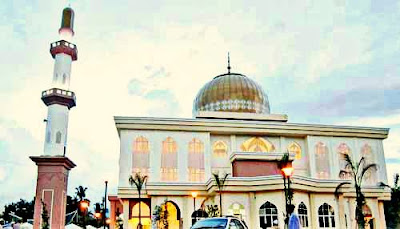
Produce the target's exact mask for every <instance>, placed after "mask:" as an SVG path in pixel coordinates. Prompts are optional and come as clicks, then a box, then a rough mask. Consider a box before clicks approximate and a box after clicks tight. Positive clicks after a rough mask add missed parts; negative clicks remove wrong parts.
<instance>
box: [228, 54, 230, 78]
mask: <svg viewBox="0 0 400 229" xmlns="http://www.w3.org/2000/svg"><path fill="white" fill-rule="evenodd" d="M228 73H231V58H230V57H229V52H228Z"/></svg>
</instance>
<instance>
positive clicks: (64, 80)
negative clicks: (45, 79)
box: [62, 73, 67, 84]
mask: <svg viewBox="0 0 400 229" xmlns="http://www.w3.org/2000/svg"><path fill="white" fill-rule="evenodd" d="M65 82H67V75H66V74H65V73H64V75H63V78H62V83H63V84H65Z"/></svg>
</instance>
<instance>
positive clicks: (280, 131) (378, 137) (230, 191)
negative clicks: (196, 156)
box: [111, 117, 390, 228]
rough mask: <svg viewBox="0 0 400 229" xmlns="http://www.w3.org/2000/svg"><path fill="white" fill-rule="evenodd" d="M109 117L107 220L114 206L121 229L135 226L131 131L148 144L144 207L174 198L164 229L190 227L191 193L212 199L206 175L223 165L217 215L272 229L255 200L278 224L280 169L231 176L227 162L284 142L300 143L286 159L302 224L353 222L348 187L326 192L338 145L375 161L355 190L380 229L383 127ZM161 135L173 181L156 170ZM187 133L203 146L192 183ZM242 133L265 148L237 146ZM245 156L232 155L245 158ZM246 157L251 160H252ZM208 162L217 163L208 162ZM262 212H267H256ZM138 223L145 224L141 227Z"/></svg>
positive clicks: (274, 149) (333, 179) (281, 149)
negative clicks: (112, 168) (113, 144)
mask: <svg viewBox="0 0 400 229" xmlns="http://www.w3.org/2000/svg"><path fill="white" fill-rule="evenodd" d="M115 122H116V126H117V129H118V133H119V136H120V146H121V147H120V149H121V151H120V162H119V168H120V171H119V185H118V193H117V195H116V196H115V197H113V198H114V199H113V201H112V209H111V210H112V213H111V218H112V219H113V217H114V219H113V220H115V214H113V212H115V211H116V208H119V212H123V218H124V219H131V220H125V221H124V228H134V227H135V225H136V224H135V222H134V220H133V218H134V217H135V216H134V210H133V208H134V206H135V204H136V203H137V192H136V189H135V188H133V187H131V186H130V185H129V182H128V178H129V176H130V175H132V174H133V172H134V171H135V170H134V168H133V167H135V165H134V163H135V162H134V154H135V150H133V149H134V147H135V141H136V140H137V139H138V138H140V139H146V141H147V142H146V144H148V148H146V149H148V156H149V158H148V160H149V165H148V167H149V169H148V173H147V175H148V176H149V179H148V182H147V184H146V195H145V197H144V198H145V199H147V201H148V205H149V208H150V212H153V209H154V207H155V206H156V205H162V204H163V203H164V202H165V200H167V201H169V202H172V203H174V206H176V208H178V209H179V211H180V213H181V214H180V220H179V226H177V225H178V224H174V225H173V227H172V228H190V226H191V215H192V213H193V211H194V206H193V204H194V203H193V198H192V196H191V192H193V191H196V192H198V193H199V195H198V197H197V198H196V206H195V209H199V208H201V207H203V208H204V207H205V206H207V205H218V204H219V197H218V194H217V189H216V186H215V184H214V181H213V179H212V172H216V171H219V172H222V171H225V172H228V173H230V174H231V176H230V177H229V178H228V180H227V183H226V186H225V188H224V191H223V194H222V212H223V214H224V215H227V214H232V213H233V214H236V215H238V216H239V217H242V218H243V219H244V220H245V222H246V223H247V225H248V226H249V228H274V227H266V226H265V223H263V225H264V226H263V227H261V226H262V225H261V224H262V223H261V220H262V215H263V214H264V213H262V212H265V211H264V210H263V209H264V208H263V206H267V205H264V204H266V203H267V202H269V204H272V205H274V206H275V207H276V209H277V214H276V217H277V222H278V226H277V228H284V214H283V213H284V212H285V197H284V192H283V179H282V176H281V175H279V174H270V175H265V176H251V177H248V176H238V175H237V172H236V175H235V171H234V168H233V167H234V166H235V165H234V161H235V158H239V156H241V157H242V156H243V155H248V158H247V159H248V160H250V159H249V158H252V154H254V155H259V154H261V157H263V155H262V154H265V158H267V157H268V154H270V155H281V154H283V153H285V152H287V151H288V148H289V146H290V145H292V144H295V145H296V147H299V148H300V149H301V154H300V155H299V156H298V157H297V156H296V157H295V159H294V161H293V167H294V175H293V177H292V188H293V190H294V199H293V204H295V205H296V211H297V209H298V207H299V204H300V203H302V204H304V205H303V206H305V207H306V208H307V214H306V218H307V221H308V223H307V224H308V228H319V227H320V225H321V224H320V221H319V219H320V218H321V217H325V218H329V219H330V220H334V225H335V226H334V228H354V227H355V192H354V190H353V189H352V188H351V186H345V187H344V188H342V191H341V195H340V196H339V198H336V197H335V196H334V191H335V188H336V187H337V185H338V184H339V183H341V182H342V181H343V179H341V178H339V171H340V170H341V167H340V166H341V164H340V163H341V162H340V160H341V158H340V152H342V151H343V149H344V150H346V152H347V153H349V154H350V155H351V157H352V158H353V160H354V161H358V160H359V159H360V158H361V156H365V157H368V158H369V163H377V164H378V165H379V167H378V170H377V171H376V172H374V173H373V175H371V176H369V177H368V178H367V179H366V180H365V181H364V184H365V185H364V189H363V191H364V192H365V195H366V197H367V205H368V207H369V209H370V211H371V213H372V216H371V217H370V218H372V219H373V225H374V228H385V222H384V221H385V220H384V212H383V200H388V199H389V198H390V193H389V192H388V191H386V190H384V189H382V188H380V187H379V186H377V182H380V181H382V182H386V181H387V175H386V166H385V161H384V152H383V145H382V140H383V139H385V138H386V137H387V134H388V129H383V128H366V127H342V126H326V125H307V124H292V123H286V122H276V121H268V120H262V121H259V120H258V121H257V120H241V121H240V122H238V121H235V120H227V119H205V118H197V119H163V118H130V117H116V118H115ZM167 138H172V139H173V140H174V141H175V143H176V146H177V147H176V148H177V150H176V154H177V163H176V166H177V168H176V169H177V180H174V181H168V180H163V178H162V176H161V171H162V160H163V159H162V158H163V155H162V154H163V152H164V151H163V141H165V139H167ZM193 139H197V140H198V141H199V142H200V144H203V145H204V147H203V148H202V149H203V150H202V153H203V154H204V179H203V180H197V181H196V182H193V181H190V176H191V174H190V173H189V172H188V170H189V168H188V166H189V165H188V164H189V163H191V162H190V159H189V158H190V156H189V154H190V153H189V151H190V149H189V142H191V141H193ZM249 139H261V141H265V142H267V143H268V144H269V147H270V148H269V149H270V151H268V152H260V151H258V153H255V152H243V149H244V148H243V145H244V144H247V143H246V142H248V140H249ZM220 141H222V142H224V144H226V153H227V155H226V157H223V158H216V157H215V155H214V153H215V151H214V147H215V143H216V142H220ZM321 150H322V151H321ZM146 152H147V151H146ZM321 152H322V153H324V155H325V156H324V158H323V159H324V161H323V163H327V165H329V166H328V167H326V168H325V167H324V168H321V166H320V165H318V164H320V163H321V162H320V161H318V160H320V159H318V157H320V155H321V154H322V153H321ZM142 153H143V152H142ZM239 154H240V155H239ZM366 154H372V155H371V156H368V155H366ZM238 155H239V156H238ZM247 159H246V158H244V159H243V158H242V159H240V160H243V161H246V160H247ZM216 160H218V162H216ZM237 160H239V159H237ZM263 160H264V159H263ZM265 160H267V159H265ZM267 161H268V160H267ZM252 163H255V165H256V164H257V162H254V160H253V162H252ZM222 164H223V165H222ZM215 165H218V166H219V167H221V168H215V167H213V166H215ZM254 169H256V168H255V167H249V168H248V170H249V171H250V170H254ZM321 169H322V170H321ZM245 172H246V171H245ZM220 174H221V173H220ZM114 200H115V201H114ZM116 200H118V201H116ZM201 203H203V206H201ZM324 204H327V205H324ZM328 205H329V206H330V209H332V210H333V214H334V215H332V216H330V215H328V216H322V215H321V213H320V212H319V210H320V209H323V207H324V206H328ZM118 206H119V207H118ZM268 206H269V205H268ZM329 214H330V213H329ZM268 217H270V216H269V215H268V216H265V217H264V218H268ZM271 217H272V216H271ZM303 226H305V225H303ZM325 226H326V225H325ZM332 226H333V225H332V221H330V225H329V227H332ZM145 228H149V227H146V226H145ZM170 228H171V227H170Z"/></svg>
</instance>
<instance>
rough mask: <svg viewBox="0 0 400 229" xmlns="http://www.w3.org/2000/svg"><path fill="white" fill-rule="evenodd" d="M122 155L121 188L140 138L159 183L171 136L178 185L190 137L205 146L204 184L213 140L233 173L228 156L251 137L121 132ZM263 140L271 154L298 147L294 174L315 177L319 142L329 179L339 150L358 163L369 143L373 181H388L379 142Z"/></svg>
mask: <svg viewBox="0 0 400 229" xmlns="http://www.w3.org/2000/svg"><path fill="white" fill-rule="evenodd" d="M120 135H121V136H120V138H121V152H120V180H119V182H120V183H119V186H120V187H127V186H129V185H128V177H129V175H130V174H131V169H132V146H133V141H134V140H135V139H136V138H137V137H139V136H143V137H145V138H147V139H148V141H149V145H150V176H149V182H153V181H154V182H156V181H160V167H161V159H160V158H161V150H162V142H163V141H164V140H165V139H166V138H167V137H172V138H173V139H174V140H175V141H176V142H177V145H178V177H179V179H178V182H187V181H188V172H187V167H188V144H189V142H190V141H191V140H192V139H193V138H197V139H199V140H200V141H202V142H203V143H204V157H205V160H204V163H205V181H206V180H208V179H209V178H210V177H211V172H212V171H213V168H212V167H211V160H212V159H213V158H212V152H213V150H212V147H213V144H214V143H215V142H216V141H223V142H225V143H226V144H227V146H228V152H227V158H226V169H225V170H224V171H226V172H228V173H232V169H231V168H232V167H231V166H232V165H231V163H230V161H229V157H230V156H231V154H232V153H233V152H239V151H241V149H240V146H241V144H243V142H244V141H246V140H247V139H249V138H251V137H253V136H242V135H241V136H236V135H210V134H209V133H206V132H178V131H143V130H140V131H139V130H121V131H120ZM263 138H264V139H266V140H268V141H270V142H271V143H272V144H273V145H274V147H275V150H274V151H273V152H287V148H288V146H289V144H291V143H293V142H296V143H297V144H299V145H300V147H301V150H302V156H301V159H300V160H294V162H293V166H294V168H295V174H296V175H301V176H308V177H313V178H318V176H317V175H316V163H317V162H316V147H315V146H316V144H317V143H318V142H322V143H323V144H325V145H326V146H327V151H328V158H329V178H328V179H339V177H338V175H339V172H340V162H339V154H338V147H339V145H340V144H341V143H345V144H346V145H347V146H348V147H349V148H350V151H351V155H352V159H353V160H354V161H358V160H359V158H360V157H361V150H362V147H363V146H364V145H365V144H368V145H369V146H370V147H371V149H372V154H373V155H374V156H373V157H374V162H375V163H377V164H378V165H379V168H378V171H377V175H376V181H382V182H387V176H386V165H385V161H384V154H383V145H382V141H381V140H377V139H367V138H344V137H325V136H324V137H321V136H307V137H306V138H292V137H284V136H281V137H268V136H263Z"/></svg>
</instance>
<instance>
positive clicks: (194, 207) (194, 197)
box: [192, 192, 197, 224]
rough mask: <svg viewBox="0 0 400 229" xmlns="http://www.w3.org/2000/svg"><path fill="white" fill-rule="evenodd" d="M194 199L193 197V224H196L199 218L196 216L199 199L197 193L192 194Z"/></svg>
mask: <svg viewBox="0 0 400 229" xmlns="http://www.w3.org/2000/svg"><path fill="white" fill-rule="evenodd" d="M192 197H193V214H194V221H193V224H195V223H196V221H197V216H196V197H197V192H192Z"/></svg>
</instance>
